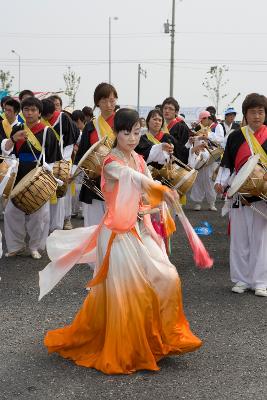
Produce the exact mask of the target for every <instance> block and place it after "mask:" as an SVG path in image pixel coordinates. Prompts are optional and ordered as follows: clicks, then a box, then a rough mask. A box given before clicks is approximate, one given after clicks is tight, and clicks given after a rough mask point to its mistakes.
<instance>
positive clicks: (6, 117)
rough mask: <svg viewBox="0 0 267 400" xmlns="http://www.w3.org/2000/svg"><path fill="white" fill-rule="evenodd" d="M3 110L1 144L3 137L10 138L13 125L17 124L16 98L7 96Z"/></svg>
mask: <svg viewBox="0 0 267 400" xmlns="http://www.w3.org/2000/svg"><path fill="white" fill-rule="evenodd" d="M3 110H4V114H3V119H2V120H1V121H0V144H1V145H2V141H3V140H4V139H9V138H10V135H11V131H12V128H13V126H15V125H17V124H18V113H19V112H20V104H19V102H18V101H17V100H15V99H12V98H9V99H8V100H6V102H5V103H4V106H3ZM1 150H2V149H1ZM0 162H1V161H0Z"/></svg>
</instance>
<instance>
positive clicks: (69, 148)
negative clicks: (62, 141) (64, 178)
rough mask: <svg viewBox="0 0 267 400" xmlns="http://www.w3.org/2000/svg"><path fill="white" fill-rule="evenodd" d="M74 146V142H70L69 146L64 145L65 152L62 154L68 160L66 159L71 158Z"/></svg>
mask: <svg viewBox="0 0 267 400" xmlns="http://www.w3.org/2000/svg"><path fill="white" fill-rule="evenodd" d="M73 147H74V145H73V144H69V145H68V146H66V147H64V149H63V154H62V156H63V159H64V160H66V161H70V160H71V156H72V152H73Z"/></svg>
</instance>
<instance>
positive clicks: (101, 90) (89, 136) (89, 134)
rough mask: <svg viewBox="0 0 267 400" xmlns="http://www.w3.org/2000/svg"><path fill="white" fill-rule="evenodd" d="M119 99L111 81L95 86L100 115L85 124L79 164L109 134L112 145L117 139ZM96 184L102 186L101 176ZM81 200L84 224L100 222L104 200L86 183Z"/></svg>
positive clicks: (79, 150)
mask: <svg viewBox="0 0 267 400" xmlns="http://www.w3.org/2000/svg"><path fill="white" fill-rule="evenodd" d="M117 99H118V94H117V91H116V89H115V88H114V86H112V85H110V84H109V83H105V82H103V83H100V84H99V85H98V86H97V87H96V88H95V91H94V104H95V108H99V111H100V115H99V117H98V118H96V119H94V120H91V121H90V122H88V123H87V124H86V125H85V127H84V129H83V132H82V137H81V142H80V145H79V148H78V151H77V154H76V157H75V160H74V164H76V165H77V164H78V162H79V161H80V160H81V158H82V157H83V156H84V154H85V153H86V152H87V150H89V148H90V147H91V146H92V145H93V144H94V143H96V142H98V141H99V140H100V139H102V138H103V137H105V136H108V140H109V143H110V145H111V146H112V144H113V142H114V140H115V136H114V133H113V120H114V116H115V106H116V102H117ZM96 186H98V187H100V177H99V179H97V180H96ZM80 201H81V202H82V203H83V215H84V226H91V225H97V224H99V222H100V220H101V218H102V217H103V215H104V212H105V204H104V201H103V200H102V199H101V198H100V197H99V196H98V195H97V194H96V193H95V192H94V191H92V190H91V189H89V188H88V187H87V186H86V185H85V184H83V185H82V187H81V192H80Z"/></svg>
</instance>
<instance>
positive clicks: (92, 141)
mask: <svg viewBox="0 0 267 400" xmlns="http://www.w3.org/2000/svg"><path fill="white" fill-rule="evenodd" d="M114 117H115V113H113V114H111V116H110V117H108V119H106V122H107V123H108V124H109V126H110V127H111V129H112V130H113V126H114ZM89 135H90V137H89V140H90V145H91V146H92V145H93V144H95V143H96V142H98V141H99V137H98V133H97V131H96V129H94V130H93V131H92V132H91V133H90V134H89Z"/></svg>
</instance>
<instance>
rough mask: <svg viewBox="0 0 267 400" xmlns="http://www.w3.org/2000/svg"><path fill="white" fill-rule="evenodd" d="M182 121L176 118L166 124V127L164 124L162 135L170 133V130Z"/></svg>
mask: <svg viewBox="0 0 267 400" xmlns="http://www.w3.org/2000/svg"><path fill="white" fill-rule="evenodd" d="M181 121H183V119H182V118H180V117H176V118H174V119H173V120H171V122H169V123H168V125H167V124H166V123H165V124H164V126H163V132H164V133H170V130H171V129H172V127H173V126H174V125H176V124H178V122H181Z"/></svg>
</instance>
